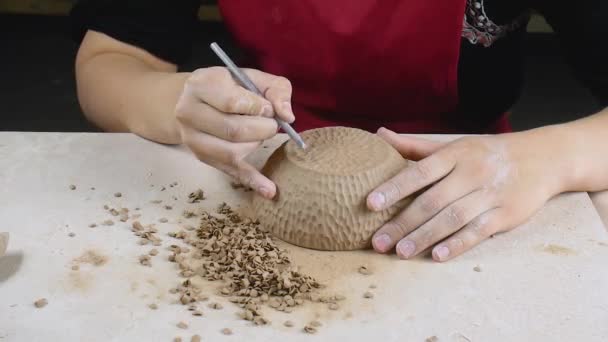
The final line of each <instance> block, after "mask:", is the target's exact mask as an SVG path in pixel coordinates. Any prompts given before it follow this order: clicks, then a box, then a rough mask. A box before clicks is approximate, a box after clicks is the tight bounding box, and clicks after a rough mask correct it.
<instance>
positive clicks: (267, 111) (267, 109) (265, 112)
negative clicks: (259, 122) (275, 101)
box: [261, 105, 272, 116]
mask: <svg viewBox="0 0 608 342" xmlns="http://www.w3.org/2000/svg"><path fill="white" fill-rule="evenodd" d="M261 115H264V116H272V106H271V105H264V106H262V113H261Z"/></svg>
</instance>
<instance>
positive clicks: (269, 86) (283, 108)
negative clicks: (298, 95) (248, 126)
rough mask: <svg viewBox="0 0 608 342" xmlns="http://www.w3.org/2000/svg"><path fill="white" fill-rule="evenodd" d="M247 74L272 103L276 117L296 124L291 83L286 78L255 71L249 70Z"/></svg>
mask: <svg viewBox="0 0 608 342" xmlns="http://www.w3.org/2000/svg"><path fill="white" fill-rule="evenodd" d="M245 72H246V73H247V75H248V76H249V77H250V78H251V80H252V81H253V83H255V84H256V85H257V87H258V88H259V89H260V91H261V92H262V94H264V97H266V99H268V100H269V101H270V102H271V103H272V106H273V108H274V112H275V114H276V116H277V117H278V118H280V119H283V120H285V121H287V122H289V123H292V122H294V121H295V119H296V117H295V115H294V114H293V109H292V108H291V92H292V87H291V82H289V80H288V79H287V78H285V77H281V76H275V75H271V74H268V73H265V72H263V71H259V70H255V69H247V70H246V71H245Z"/></svg>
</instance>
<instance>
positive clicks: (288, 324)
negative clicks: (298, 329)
mask: <svg viewBox="0 0 608 342" xmlns="http://www.w3.org/2000/svg"><path fill="white" fill-rule="evenodd" d="M283 325H284V326H286V327H288V328H291V327H293V325H294V324H293V322H292V321H285V323H283Z"/></svg>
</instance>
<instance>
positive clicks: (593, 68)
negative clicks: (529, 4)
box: [536, 0, 608, 107]
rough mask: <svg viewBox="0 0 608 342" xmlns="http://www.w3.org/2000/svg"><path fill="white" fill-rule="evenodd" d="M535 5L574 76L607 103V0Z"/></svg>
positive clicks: (549, 1) (539, 1) (543, 1)
mask: <svg viewBox="0 0 608 342" xmlns="http://www.w3.org/2000/svg"><path fill="white" fill-rule="evenodd" d="M536 9H537V10H538V11H539V12H540V13H541V14H542V15H543V16H544V17H545V19H546V20H547V22H548V23H549V24H550V25H551V26H552V27H553V29H554V31H555V32H556V33H557V35H558V37H559V39H560V41H561V43H562V46H563V48H564V51H565V56H566V59H567V61H568V63H569V64H570V65H571V66H572V67H573V69H574V71H575V73H576V75H577V77H578V78H579V79H580V80H581V81H582V82H583V83H584V84H585V85H586V86H587V87H588V88H589V89H590V90H591V92H592V93H593V95H595V97H596V98H597V99H598V100H599V102H600V104H601V105H602V106H604V107H606V106H608V1H606V0H579V1H562V0H537V6H536Z"/></svg>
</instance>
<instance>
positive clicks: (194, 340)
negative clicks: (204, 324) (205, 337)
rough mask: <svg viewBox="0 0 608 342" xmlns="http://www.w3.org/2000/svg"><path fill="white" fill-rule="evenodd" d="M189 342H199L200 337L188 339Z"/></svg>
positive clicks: (195, 336)
mask: <svg viewBox="0 0 608 342" xmlns="http://www.w3.org/2000/svg"><path fill="white" fill-rule="evenodd" d="M190 342H201V337H200V336H199V335H194V336H192V338H191V339H190Z"/></svg>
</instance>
